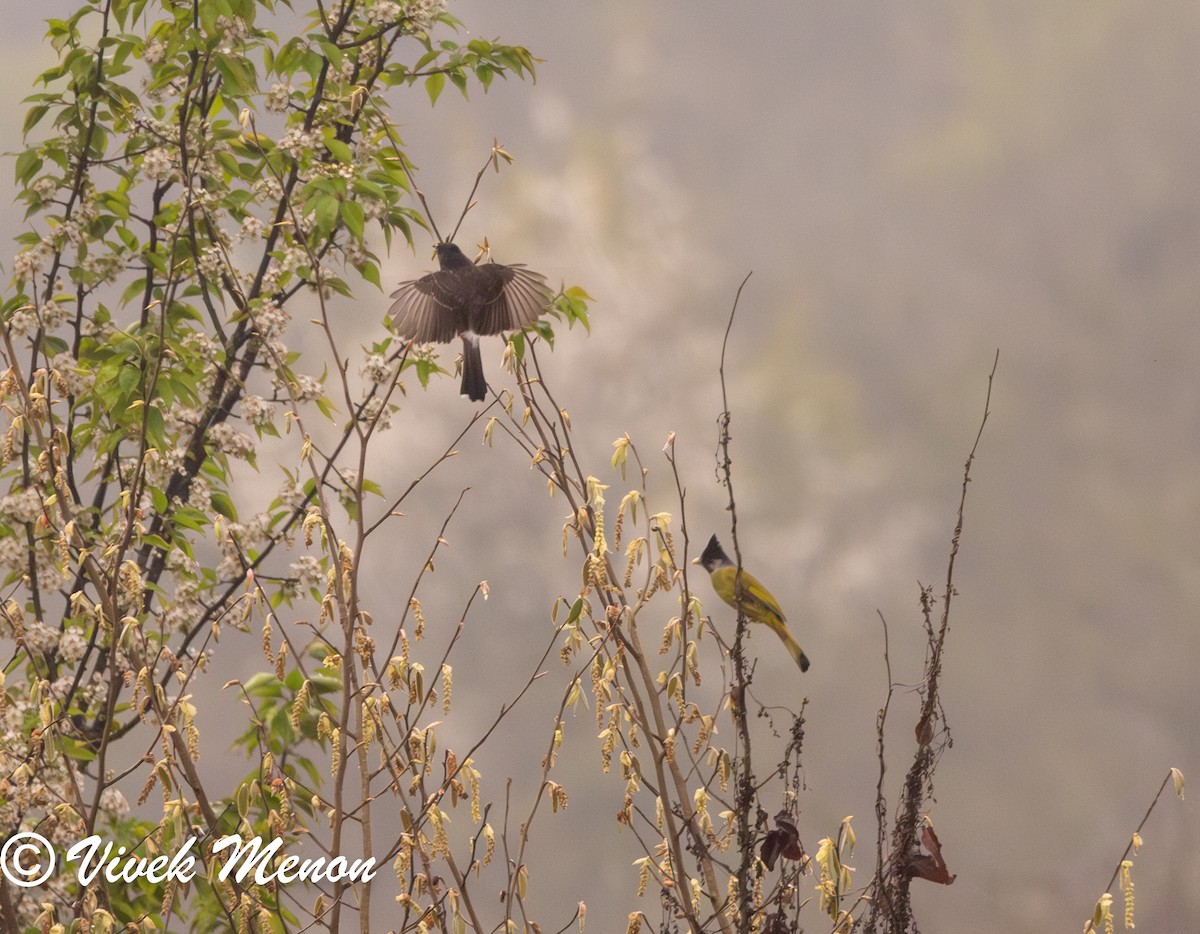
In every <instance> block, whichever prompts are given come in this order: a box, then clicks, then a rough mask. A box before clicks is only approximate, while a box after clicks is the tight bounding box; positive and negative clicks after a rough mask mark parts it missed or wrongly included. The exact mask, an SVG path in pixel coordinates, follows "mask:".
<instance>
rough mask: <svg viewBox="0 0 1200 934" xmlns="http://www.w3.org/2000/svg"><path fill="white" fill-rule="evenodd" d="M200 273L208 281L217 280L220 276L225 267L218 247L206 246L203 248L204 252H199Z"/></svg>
mask: <svg viewBox="0 0 1200 934" xmlns="http://www.w3.org/2000/svg"><path fill="white" fill-rule="evenodd" d="M199 265H200V274H201V275H202V276H204V278H206V279H208V280H210V281H213V282H215V281H217V280H218V279H220V278H221V272H222V270H224V268H225V260H224V258H223V257H222V255H221V250H220V248H218V247H216V246H208V247H205V248H204V252H203V253H201V254H200V264H199Z"/></svg>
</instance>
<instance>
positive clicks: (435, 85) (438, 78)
mask: <svg viewBox="0 0 1200 934" xmlns="http://www.w3.org/2000/svg"><path fill="white" fill-rule="evenodd" d="M445 86H446V73H445V72H442V71H439V72H437V73H435V74H432V75H430V76H429V77H428V78H426V79H425V93H426V94H428V95H429V103H430V104H436V103H437V99H438V98H439V97H440V96H441V93H442V88H444V87H445Z"/></svg>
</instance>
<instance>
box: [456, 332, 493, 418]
mask: <svg viewBox="0 0 1200 934" xmlns="http://www.w3.org/2000/svg"><path fill="white" fill-rule="evenodd" d="M462 340H463V372H462V394H463V395H464V396H466V397H467V398H468V399H470V400H471V401H472V402H482V401H483V400H484V398H485V397H486V396H487V380H486V379H485V378H484V375H483V358H482V357H481V356H480V355H479V335H478V334H476V333H474V332H473V331H464V332H463V335H462Z"/></svg>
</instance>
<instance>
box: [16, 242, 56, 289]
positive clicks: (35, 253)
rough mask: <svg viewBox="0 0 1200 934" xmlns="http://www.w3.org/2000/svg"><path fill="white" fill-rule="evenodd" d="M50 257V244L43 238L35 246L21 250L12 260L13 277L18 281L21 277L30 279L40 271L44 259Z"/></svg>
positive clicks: (44, 261) (44, 262)
mask: <svg viewBox="0 0 1200 934" xmlns="http://www.w3.org/2000/svg"><path fill="white" fill-rule="evenodd" d="M49 258H50V244H49V243H47V242H46V241H45V240H43V241H42V242H41V243H39V244H38V245H37V246H31V247H30V248H29V249H28V250H22V251H21V252H20V253H18V254H17V255H16V256H14V257H13V261H12V273H13V278H14V279H16V280H17V281H18V282H19V281H21V280H22V279H32V278H33V277H34V276H36V275H37V274H38V273H40V272H41V271H42V267H43V266H44V265H45V264H46V260H47V259H49Z"/></svg>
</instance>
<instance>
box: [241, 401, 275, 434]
mask: <svg viewBox="0 0 1200 934" xmlns="http://www.w3.org/2000/svg"><path fill="white" fill-rule="evenodd" d="M242 417H243V418H244V419H246V424H247V425H251V426H253V427H255V428H266V427H267V426H268V425H271V424H273V423H274V421H275V403H273V402H268V401H267V400H266V399H264V398H263V397H262V396H255V395H248V396H244V397H243V398H242Z"/></svg>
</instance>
